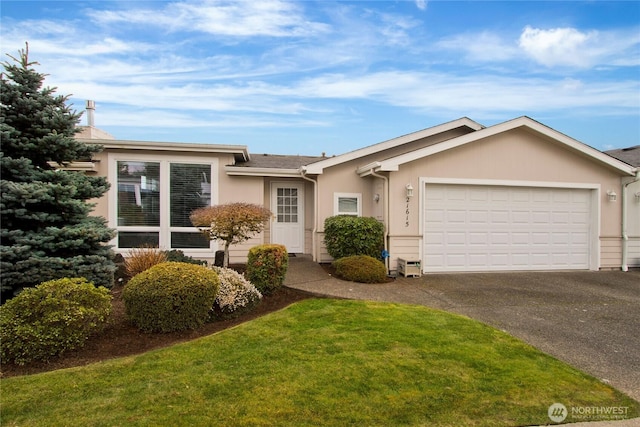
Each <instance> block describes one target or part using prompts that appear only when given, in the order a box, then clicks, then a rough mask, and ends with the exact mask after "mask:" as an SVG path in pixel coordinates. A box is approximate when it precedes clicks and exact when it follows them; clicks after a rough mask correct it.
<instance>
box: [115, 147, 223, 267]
mask: <svg viewBox="0 0 640 427" xmlns="http://www.w3.org/2000/svg"><path fill="white" fill-rule="evenodd" d="M118 162H149V163H159V165H160V225H159V226H135V225H131V226H121V225H118ZM172 163H173V164H196V165H210V166H211V179H210V181H211V182H210V184H211V201H210V205H212V206H213V205H216V204H218V168H219V159H218V158H202V157H195V156H172V157H168V156H158V155H151V154H134V153H131V154H126V153H109V155H108V168H109V170H108V180H109V182H110V183H111V188H110V189H109V193H108V198H109V218H108V224H109V227H110V228H113V229H115V230H116V231H118V232H120V231H122V232H128V231H129V232H157V233H158V241H159V245H158V247H159V248H161V249H163V250H165V249H166V250H170V249H174V248H172V247H171V233H172V232H198V231H197V230H198V229H197V228H196V227H175V226H171V225H170V194H171V192H170V191H171V189H170V185H171V182H170V180H171V164H172ZM110 244H111V245H113V247H114V250H115V251H116V252H119V253H124V252H126V251H128V250H130V249H131V248H121V247H120V246H118V236H117V235H116V236H115V237H114V239H113V240H111V242H110ZM175 249H179V250H181V251H183V252H185V254H186V253H187V252H188V253H191V254H195V255H197V254H205V253H207V254H208V253H211V252H215V251H216V250H217V249H218V244H217V242H216V241H211V242H210V244H209V246H208V247H206V248H175Z"/></svg>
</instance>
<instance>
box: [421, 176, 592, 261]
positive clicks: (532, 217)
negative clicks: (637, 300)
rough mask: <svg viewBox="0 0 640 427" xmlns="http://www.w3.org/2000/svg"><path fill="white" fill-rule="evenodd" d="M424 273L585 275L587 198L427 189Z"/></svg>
mask: <svg viewBox="0 0 640 427" xmlns="http://www.w3.org/2000/svg"><path fill="white" fill-rule="evenodd" d="M425 191H426V193H425V197H424V200H425V211H424V212H425V214H424V218H425V220H424V248H423V254H424V263H423V264H424V269H425V271H491V270H530V269H587V268H589V256H590V251H589V244H590V242H591V239H590V223H591V212H590V211H591V196H590V194H591V192H590V190H576V189H562V188H533V187H531V188H529V187H501V186H473V185H471V186H465V185H455V184H451V185H447V184H427V185H426V189H425Z"/></svg>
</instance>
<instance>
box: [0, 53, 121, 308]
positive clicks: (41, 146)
mask: <svg viewBox="0 0 640 427" xmlns="http://www.w3.org/2000/svg"><path fill="white" fill-rule="evenodd" d="M28 48H29V46H28V45H27V46H26V49H24V50H20V55H19V57H18V58H15V57H12V56H11V55H8V56H9V57H10V58H11V59H12V62H3V63H2V65H3V67H4V72H3V73H2V75H1V77H2V78H1V80H2V83H1V87H0V100H1V103H0V108H1V110H0V132H1V133H0V138H1V140H0V141H1V151H0V164H1V169H0V192H1V195H0V221H1V223H0V229H1V230H0V284H1V287H2V295H3V300H4V299H5V297H11V296H12V295H13V294H15V293H16V292H19V291H20V290H21V289H22V288H25V287H30V286H35V285H37V284H39V283H41V282H44V281H47V280H52V279H57V278H61V277H85V278H87V279H89V280H90V281H92V282H93V283H94V284H95V285H103V286H111V285H112V283H113V272H114V270H115V266H114V264H113V261H112V258H113V252H112V251H111V248H110V247H109V246H108V245H106V243H107V242H109V240H111V239H112V238H113V235H114V232H113V230H111V229H109V228H108V227H107V226H106V221H105V219H104V218H101V217H95V216H90V215H89V214H90V212H91V211H92V209H93V207H94V205H93V204H91V203H89V202H88V201H89V200H90V199H93V198H97V197H100V196H102V195H103V194H104V193H105V192H106V191H107V190H108V189H109V183H108V182H107V180H106V178H101V177H91V176H88V175H85V174H84V173H82V172H73V171H65V170H56V168H55V167H53V166H52V165H53V164H61V165H65V164H68V163H70V162H72V161H79V160H90V159H91V157H92V155H93V154H94V153H97V152H99V151H100V150H101V147H99V146H95V145H89V144H84V143H82V142H80V141H78V140H76V139H74V135H75V133H76V131H77V128H76V125H77V124H78V122H79V120H80V115H81V114H77V113H76V112H75V111H72V110H71V109H70V107H68V106H67V105H66V104H67V100H68V96H61V95H56V94H55V92H56V89H55V88H49V87H45V88H43V83H44V79H45V75H44V74H40V73H38V72H36V70H35V69H34V65H39V64H37V62H29V51H28Z"/></svg>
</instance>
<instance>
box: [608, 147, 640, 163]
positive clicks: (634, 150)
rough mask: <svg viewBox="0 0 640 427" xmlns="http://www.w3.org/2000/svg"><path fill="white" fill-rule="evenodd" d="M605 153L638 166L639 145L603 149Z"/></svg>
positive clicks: (639, 161)
mask: <svg viewBox="0 0 640 427" xmlns="http://www.w3.org/2000/svg"><path fill="white" fill-rule="evenodd" d="M605 153H606V154H608V155H610V156H611V157H615V158H616V159H618V160H621V161H623V162H625V163H627V164H629V165H631V166H635V167H640V145H636V146H634V147H627V148H619V149H617V150H609V151H605Z"/></svg>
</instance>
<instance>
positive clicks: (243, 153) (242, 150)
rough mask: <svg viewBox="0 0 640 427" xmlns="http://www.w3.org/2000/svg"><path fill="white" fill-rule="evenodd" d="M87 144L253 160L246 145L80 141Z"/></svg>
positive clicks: (120, 148)
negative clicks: (225, 155) (231, 156)
mask: <svg viewBox="0 0 640 427" xmlns="http://www.w3.org/2000/svg"><path fill="white" fill-rule="evenodd" d="M79 141H81V142H84V143H86V144H95V145H102V146H103V147H104V148H105V149H111V150H144V151H169V152H177V151H189V152H195V153H218V154H233V156H234V158H235V159H236V161H240V162H247V161H249V160H250V159H251V158H250V156H249V150H248V148H247V146H246V145H226V144H197V143H185V142H155V141H131V140H109V139H79Z"/></svg>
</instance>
